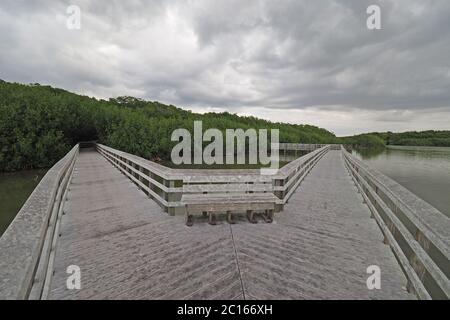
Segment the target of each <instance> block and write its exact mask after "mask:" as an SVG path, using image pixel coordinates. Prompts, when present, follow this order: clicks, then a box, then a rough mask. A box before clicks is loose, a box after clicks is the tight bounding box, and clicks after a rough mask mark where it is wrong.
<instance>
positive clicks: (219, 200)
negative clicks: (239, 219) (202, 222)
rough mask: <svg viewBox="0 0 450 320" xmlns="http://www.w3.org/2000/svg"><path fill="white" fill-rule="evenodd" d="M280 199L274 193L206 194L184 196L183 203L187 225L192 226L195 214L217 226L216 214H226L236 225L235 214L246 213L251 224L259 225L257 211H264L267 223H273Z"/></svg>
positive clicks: (230, 221) (229, 220)
mask: <svg viewBox="0 0 450 320" xmlns="http://www.w3.org/2000/svg"><path fill="white" fill-rule="evenodd" d="M277 199H278V198H277V197H276V196H275V195H274V194H273V193H272V192H266V193H206V194H184V195H183V196H182V198H181V202H182V203H183V204H184V205H185V210H186V225H187V226H192V225H193V223H194V221H193V214H194V213H202V214H203V216H206V215H208V216H209V217H208V222H209V224H212V225H215V224H216V213H217V212H226V215H227V220H228V222H229V223H231V224H233V223H235V221H234V219H233V212H236V211H245V212H246V213H247V218H248V220H249V221H250V222H251V223H257V221H256V219H255V216H254V213H255V211H263V212H264V214H263V217H264V220H265V221H266V222H267V223H271V222H272V221H273V212H274V209H275V202H276V200H277Z"/></svg>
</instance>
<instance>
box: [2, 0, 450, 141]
mask: <svg viewBox="0 0 450 320" xmlns="http://www.w3.org/2000/svg"><path fill="white" fill-rule="evenodd" d="M70 4H75V5H78V6H79V7H80V8H81V14H82V16H81V18H82V20H81V21H82V28H81V30H68V29H67V28H66V18H67V14H66V8H67V6H68V5H69V3H64V2H55V1H44V0H41V1H34V2H29V1H21V0H4V1H2V2H1V3H0V28H1V30H2V32H1V33H0V78H2V79H5V80H8V81H19V82H40V83H48V84H51V85H54V86H58V87H63V88H66V89H68V90H73V91H76V92H80V93H83V94H89V95H94V96H97V97H109V96H117V95H124V94H129V95H134V96H139V97H142V98H146V99H150V100H159V101H162V102H166V103H172V104H176V105H179V106H182V107H189V108H191V109H193V110H196V111H207V110H210V108H213V109H214V110H229V111H231V112H238V113H241V114H253V115H256V116H261V117H266V118H271V119H273V120H277V121H289V122H294V123H305V122H310V123H312V124H317V125H321V126H324V127H326V128H328V129H331V130H334V131H335V132H336V133H338V134H348V133H353V132H360V131H369V130H384V129H390V130H396V129H397V128H402V129H404V130H408V129H430V128H437V129H439V128H441V129H442V128H447V129H450V124H449V123H450V90H449V88H450V60H449V59H448V53H449V52H450V3H449V2H448V1H446V0H428V1H424V0H385V1H375V0H373V1H371V0H368V1H366V0H352V1H348V0H346V1H345V0H340V1H338V0H334V1H333V0H321V1H298V0H295V1H294V0H293V1H284V0H282V1H256V0H249V1H237V0H232V1H230V0H227V1H225V0H223V1H217V0H214V1H212V0H202V1H182V0H168V1H164V2H162V1H156V0H155V1H143V0H142V1H139V0H132V1H126V2H124V1H118V0H115V1H89V0H78V1H76V0H75V1H71V2H70ZM370 4H379V5H380V7H381V10H382V30H378V31H373V30H367V28H366V18H367V14H366V8H367V6H368V5H370ZM436 115H439V117H437V116H436ZM333 117H337V118H336V119H337V120H336V121H341V123H335V122H332V121H330V118H333ZM339 119H340V120H339ZM358 122H359V124H356V123H358ZM399 123H400V124H401V125H399ZM361 124H364V126H361Z"/></svg>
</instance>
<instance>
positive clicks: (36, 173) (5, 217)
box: [0, 170, 46, 236]
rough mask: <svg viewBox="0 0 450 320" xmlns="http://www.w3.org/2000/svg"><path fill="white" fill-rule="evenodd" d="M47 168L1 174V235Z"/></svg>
mask: <svg viewBox="0 0 450 320" xmlns="http://www.w3.org/2000/svg"><path fill="white" fill-rule="evenodd" d="M45 172H46V170H30V171H21V172H14V173H2V174H0V236H1V235H2V234H3V232H5V230H6V228H7V227H8V225H9V224H10V223H11V221H12V220H13V219H14V217H15V216H16V214H17V212H18V211H19V210H20V208H21V207H22V205H23V204H24V203H25V201H26V200H27V199H28V197H29V196H30V194H31V192H32V191H33V190H34V188H35V187H36V185H37V184H38V183H39V181H40V180H41V178H42V177H43V176H44V174H45Z"/></svg>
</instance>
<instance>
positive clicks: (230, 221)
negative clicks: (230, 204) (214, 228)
mask: <svg viewBox="0 0 450 320" xmlns="http://www.w3.org/2000/svg"><path fill="white" fill-rule="evenodd" d="M227 220H228V223H230V224H235V223H236V222H235V221H234V219H233V214H232V213H231V211H227Z"/></svg>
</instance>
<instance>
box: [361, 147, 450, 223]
mask: <svg viewBox="0 0 450 320" xmlns="http://www.w3.org/2000/svg"><path fill="white" fill-rule="evenodd" d="M352 153H353V155H355V156H357V157H358V158H359V159H362V160H363V161H364V162H366V163H367V164H368V165H370V166H372V167H373V168H375V169H377V170H378V171H380V172H382V173H384V174H385V175H387V176H388V177H390V178H391V179H393V180H395V181H396V182H398V183H400V184H401V185H402V186H404V187H405V188H407V189H408V190H409V191H411V192H413V193H414V194H416V195H417V196H418V197H420V198H422V199H423V200H425V201H426V202H428V203H429V204H431V205H432V206H433V207H435V208H436V209H438V210H439V211H441V212H442V213H444V214H445V215H447V216H448V217H450V148H447V147H404V146H388V147H387V148H385V149H381V150H370V149H369V150H353V151H352Z"/></svg>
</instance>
